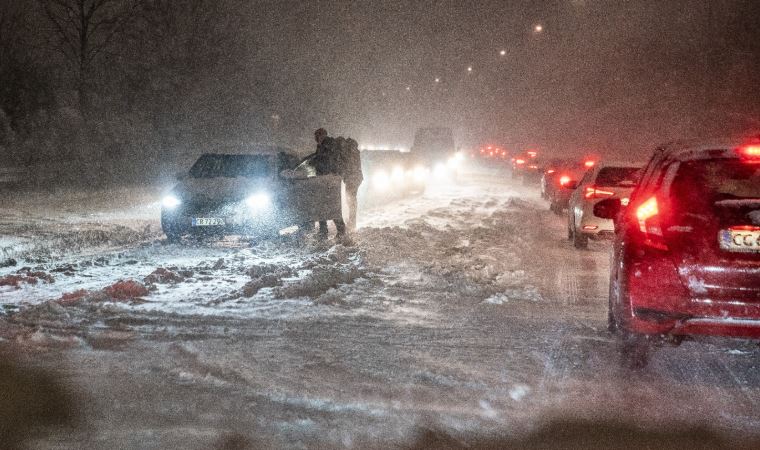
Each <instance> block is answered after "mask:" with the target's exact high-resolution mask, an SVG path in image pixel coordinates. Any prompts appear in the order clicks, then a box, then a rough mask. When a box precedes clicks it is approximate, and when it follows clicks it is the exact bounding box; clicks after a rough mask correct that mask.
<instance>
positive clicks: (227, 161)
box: [190, 155, 273, 178]
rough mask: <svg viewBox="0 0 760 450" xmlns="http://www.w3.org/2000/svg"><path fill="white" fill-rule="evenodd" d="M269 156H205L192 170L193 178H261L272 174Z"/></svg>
mask: <svg viewBox="0 0 760 450" xmlns="http://www.w3.org/2000/svg"><path fill="white" fill-rule="evenodd" d="M272 171H273V165H272V160H271V158H270V157H269V156H268V155H203V156H201V157H200V158H199V159H198V160H197V161H196V162H195V164H193V167H192V168H191V169H190V176H191V177H193V178H217V177H223V178H236V177H246V178H260V177H267V176H270V175H271V174H272Z"/></svg>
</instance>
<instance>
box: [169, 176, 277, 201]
mask: <svg viewBox="0 0 760 450" xmlns="http://www.w3.org/2000/svg"><path fill="white" fill-rule="evenodd" d="M271 185H272V181H271V180H268V179H266V180H262V179H251V178H246V177H237V178H226V177H218V178H192V177H191V178H187V179H185V180H182V181H181V182H180V183H179V184H177V185H176V186H175V187H174V189H173V190H172V192H174V194H175V195H177V196H178V197H179V198H180V199H182V200H183V201H190V200H192V201H194V202H203V203H222V202H234V201H240V200H243V199H244V198H246V197H248V196H249V195H251V194H253V193H256V192H259V191H261V190H262V189H267V190H269V189H271V187H272V186H271Z"/></svg>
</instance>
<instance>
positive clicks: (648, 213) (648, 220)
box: [636, 197, 668, 250]
mask: <svg viewBox="0 0 760 450" xmlns="http://www.w3.org/2000/svg"><path fill="white" fill-rule="evenodd" d="M659 215H660V208H659V205H658V203H657V197H651V198H649V199H648V200H647V201H645V202H644V203H642V204H640V205H639V207H638V208H636V220H637V221H638V224H639V230H640V231H641V232H642V233H643V234H644V243H645V244H646V245H648V246H650V247H654V248H656V249H659V250H667V249H668V246H667V245H666V244H665V243H664V242H663V240H662V239H663V235H662V226H661V225H660V220H659Z"/></svg>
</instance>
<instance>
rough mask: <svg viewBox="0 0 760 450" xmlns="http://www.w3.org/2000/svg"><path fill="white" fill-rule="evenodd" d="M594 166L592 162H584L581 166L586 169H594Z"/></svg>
mask: <svg viewBox="0 0 760 450" xmlns="http://www.w3.org/2000/svg"><path fill="white" fill-rule="evenodd" d="M594 164H595V163H594V161H586V162H584V163H583V165H584V166H585V167H586V168H591V167H594Z"/></svg>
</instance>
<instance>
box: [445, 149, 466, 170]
mask: <svg viewBox="0 0 760 450" xmlns="http://www.w3.org/2000/svg"><path fill="white" fill-rule="evenodd" d="M462 161H464V155H463V154H462V153H460V152H457V153H454V156H452V157H451V158H449V160H448V161H447V164H448V166H449V167H451V168H452V169H458V168H459V167H460V166H461V165H462Z"/></svg>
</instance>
